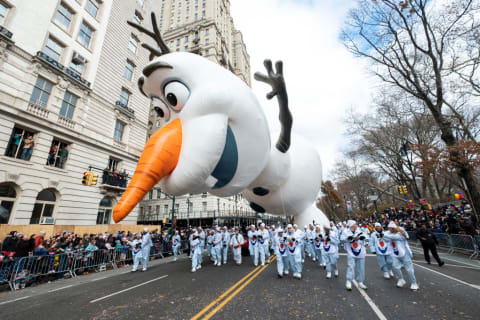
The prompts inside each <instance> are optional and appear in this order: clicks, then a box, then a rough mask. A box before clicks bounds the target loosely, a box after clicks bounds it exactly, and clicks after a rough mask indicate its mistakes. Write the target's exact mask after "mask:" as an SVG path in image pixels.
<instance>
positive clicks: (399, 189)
mask: <svg viewBox="0 0 480 320" xmlns="http://www.w3.org/2000/svg"><path fill="white" fill-rule="evenodd" d="M397 191H398V193H400V194H403V189H402V186H397Z"/></svg>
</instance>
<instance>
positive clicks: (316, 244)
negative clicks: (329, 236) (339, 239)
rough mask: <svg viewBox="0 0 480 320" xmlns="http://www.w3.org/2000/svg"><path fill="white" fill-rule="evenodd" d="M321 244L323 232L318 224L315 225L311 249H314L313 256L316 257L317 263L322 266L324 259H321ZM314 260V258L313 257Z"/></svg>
mask: <svg viewBox="0 0 480 320" xmlns="http://www.w3.org/2000/svg"><path fill="white" fill-rule="evenodd" d="M322 245H323V232H322V230H321V229H320V225H318V224H317V225H316V226H315V234H314V236H313V250H314V251H315V257H316V259H318V265H319V266H323V264H324V262H325V261H324V259H323V252H322V251H323V250H322ZM314 261H315V258H314Z"/></svg>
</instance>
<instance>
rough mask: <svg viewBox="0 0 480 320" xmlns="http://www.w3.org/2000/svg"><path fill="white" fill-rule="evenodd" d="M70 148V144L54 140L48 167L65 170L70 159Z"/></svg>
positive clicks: (49, 154) (49, 153)
mask: <svg viewBox="0 0 480 320" xmlns="http://www.w3.org/2000/svg"><path fill="white" fill-rule="evenodd" d="M68 146H69V145H68V143H65V142H61V141H60V140H58V139H55V138H54V139H53V141H52V145H51V146H50V151H49V152H48V158H47V165H49V166H52V167H57V168H60V169H64V168H65V164H66V162H67V158H68V148H69V147H68Z"/></svg>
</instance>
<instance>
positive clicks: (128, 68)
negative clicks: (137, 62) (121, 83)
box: [123, 60, 135, 81]
mask: <svg viewBox="0 0 480 320" xmlns="http://www.w3.org/2000/svg"><path fill="white" fill-rule="evenodd" d="M134 69H135V66H134V65H133V63H132V62H130V61H129V60H127V61H126V62H125V71H124V72H123V77H124V78H125V79H127V80H129V81H131V80H132V78H133V70H134Z"/></svg>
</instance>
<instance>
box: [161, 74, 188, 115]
mask: <svg viewBox="0 0 480 320" xmlns="http://www.w3.org/2000/svg"><path fill="white" fill-rule="evenodd" d="M163 94H164V97H165V99H166V100H167V102H168V104H169V105H170V107H171V108H172V109H173V110H174V111H177V112H178V111H180V110H182V108H183V107H184V106H185V104H186V103H187V100H188V98H189V97H190V90H189V89H188V87H187V86H186V85H184V84H183V83H181V82H180V81H177V80H173V81H171V82H169V83H167V84H166V85H165V87H164V88H163Z"/></svg>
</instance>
